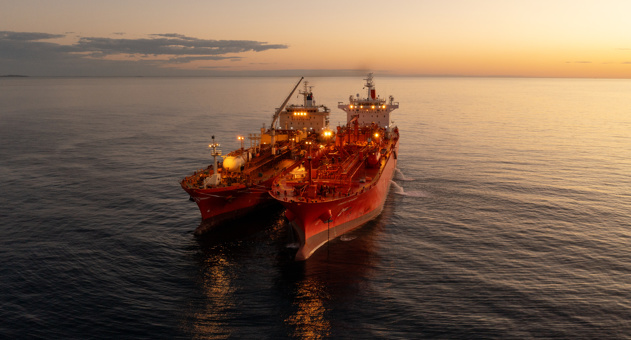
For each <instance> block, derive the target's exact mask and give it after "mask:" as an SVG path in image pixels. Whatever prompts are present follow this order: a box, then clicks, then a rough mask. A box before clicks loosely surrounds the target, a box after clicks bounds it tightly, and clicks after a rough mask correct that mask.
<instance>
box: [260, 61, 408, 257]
mask: <svg viewBox="0 0 631 340" xmlns="http://www.w3.org/2000/svg"><path fill="white" fill-rule="evenodd" d="M365 80H366V85H365V88H367V89H368V92H367V97H366V98H363V99H360V98H359V95H357V97H356V98H354V97H353V96H351V98H350V101H349V103H346V104H344V103H339V105H338V107H339V108H340V109H342V110H344V111H346V112H347V118H348V119H347V124H346V125H345V126H341V127H338V128H337V134H336V138H335V142H334V143H325V144H321V145H318V146H316V151H315V152H309V156H308V157H306V158H305V159H304V160H303V162H302V163H301V164H300V166H299V167H295V168H293V169H292V170H290V171H287V172H286V173H284V174H283V175H282V176H279V177H278V178H276V179H275V180H274V182H273V184H272V191H271V192H270V194H271V195H272V197H274V198H275V199H276V200H278V201H279V202H280V203H281V204H282V205H283V206H285V208H286V211H285V216H286V217H287V219H288V220H289V221H290V223H291V225H292V227H293V229H294V231H295V234H296V235H297V236H298V239H299V243H300V246H299V249H298V252H297V253H296V260H298V261H302V260H306V259H307V258H309V256H311V254H313V252H315V251H316V250H317V249H318V248H319V247H320V246H322V245H323V244H325V243H327V242H328V241H329V240H331V239H334V238H336V237H338V236H340V235H342V234H344V233H346V232H348V231H350V230H352V229H355V228H357V227H359V226H361V225H362V224H364V223H366V222H368V221H370V220H372V219H374V218H375V217H377V216H378V215H379V214H380V213H381V211H382V209H383V205H384V202H385V199H386V196H387V194H388V190H389V188H390V183H391V180H392V177H393V175H394V169H395V168H396V164H397V153H398V149H399V130H398V128H396V127H392V126H391V125H390V113H391V112H392V111H393V110H395V109H397V108H398V107H399V104H398V103H395V102H394V98H393V97H392V96H390V98H389V101H388V102H386V100H385V99H381V98H379V97H377V95H376V92H375V87H374V84H373V82H372V74H369V75H368V78H367V79H365Z"/></svg>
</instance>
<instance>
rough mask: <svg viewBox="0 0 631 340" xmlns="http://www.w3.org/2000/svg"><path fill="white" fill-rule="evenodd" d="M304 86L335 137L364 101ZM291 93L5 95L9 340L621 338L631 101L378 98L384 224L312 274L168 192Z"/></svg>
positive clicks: (344, 240) (441, 93)
mask: <svg viewBox="0 0 631 340" xmlns="http://www.w3.org/2000/svg"><path fill="white" fill-rule="evenodd" d="M310 80H311V84H312V85H315V87H314V92H315V95H316V100H317V101H318V103H319V104H326V105H328V106H329V107H330V108H331V109H332V111H333V114H332V117H331V122H332V124H334V125H336V124H337V123H338V122H343V121H344V120H345V116H344V114H343V112H342V111H340V110H338V109H337V108H336V106H337V102H339V101H346V100H347V98H348V95H350V94H355V93H357V92H360V91H361V86H362V80H361V79H354V78H314V79H310ZM295 81H296V79H293V78H110V79H106V78H99V79H91V78H81V79H63V78H61V79H55V78H49V79H46V78H24V79H22V78H20V79H8V78H4V79H0V105H1V106H0V222H1V225H0V259H1V263H0V320H2V322H0V338H61V339H69V338H79V339H87V338H90V339H110V338H134V339H138V338H143V339H159V338H163V339H174V338H178V339H187V338H195V339H198V338H200V339H206V338H208V339H218V338H219V339H222V338H270V339H275V338H383V339H394V338H400V339H408V338H503V339H505V338H510V339H514V338H520V339H521V338H566V339H567V338H590V339H602V338H631V250H630V249H631V247H630V246H631V217H630V216H631V208H630V207H631V111H630V108H631V96H630V95H629V93H631V81H628V80H583V79H573V80H562V79H484V78H380V77H378V76H377V77H376V78H375V83H376V85H377V90H378V93H380V94H381V95H382V96H386V95H388V94H393V95H394V96H395V99H396V100H397V101H399V102H400V103H401V109H399V110H398V111H395V113H394V114H393V117H394V120H395V122H396V123H397V125H398V126H399V127H400V130H401V136H402V137H401V147H400V157H399V165H398V167H399V170H398V171H397V175H396V177H395V180H394V181H393V184H392V187H391V191H390V194H389V196H388V198H387V201H386V206H385V209H384V212H383V214H382V215H381V216H380V217H379V218H377V219H376V220H375V221H373V222H370V223H368V224H367V225H365V226H364V227H363V228H361V229H359V230H356V231H354V232H352V233H350V234H347V235H344V236H343V237H341V238H340V239H337V240H335V241H332V242H331V243H330V244H329V245H328V246H324V247H322V248H321V249H320V250H319V251H318V252H317V253H316V254H315V255H314V256H313V257H312V258H310V259H309V260H308V261H306V262H303V263H294V262H292V261H291V260H290V259H289V255H290V249H288V247H287V245H288V243H289V240H288V233H287V230H286V226H285V225H284V221H283V218H282V210H281V209H276V210H270V211H268V212H266V213H262V214H259V215H257V216H251V217H250V218H247V219H244V220H241V221H239V222H237V223H233V224H231V225H229V226H227V228H224V229H222V230H217V231H215V232H213V233H211V234H210V235H207V236H206V237H203V238H196V237H194V236H193V233H192V232H193V230H194V229H195V228H196V227H197V225H198V224H199V219H200V216H199V211H198V210H197V207H196V206H195V204H194V203H192V202H190V201H189V200H188V196H187V195H186V194H185V193H184V191H182V190H181V188H179V186H178V180H179V179H180V178H182V177H183V176H185V175H187V174H189V173H190V172H192V171H193V170H195V169H199V168H202V167H205V166H206V165H207V164H209V163H210V159H211V157H210V155H209V151H208V148H207V145H208V144H209V142H210V136H211V135H215V136H216V137H217V138H218V140H219V142H220V143H221V144H222V149H223V150H224V152H227V151H230V150H232V149H235V148H237V147H238V141H237V140H236V136H237V135H238V134H246V133H252V132H257V129H259V128H260V127H261V125H262V124H263V123H265V124H269V122H270V121H271V115H272V113H273V110H274V108H276V107H278V106H279V105H280V104H281V103H282V101H283V100H284V98H285V96H286V95H287V93H288V92H289V90H291V88H292V86H293V84H294V83H295Z"/></svg>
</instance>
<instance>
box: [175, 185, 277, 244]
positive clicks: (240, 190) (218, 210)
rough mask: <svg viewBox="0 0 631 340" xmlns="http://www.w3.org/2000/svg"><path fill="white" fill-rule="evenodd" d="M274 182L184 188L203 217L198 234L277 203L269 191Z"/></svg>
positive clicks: (196, 232) (196, 231) (197, 230)
mask: <svg viewBox="0 0 631 340" xmlns="http://www.w3.org/2000/svg"><path fill="white" fill-rule="evenodd" d="M272 180H273V178H271V179H269V180H267V181H265V182H262V183H260V184H258V185H253V186H249V187H248V186H246V185H243V184H239V185H233V186H230V187H223V188H209V189H191V188H187V187H186V186H184V185H182V188H183V189H184V190H185V191H186V192H187V193H188V194H189V195H190V196H191V198H192V199H193V200H194V201H195V203H197V206H198V207H199V211H200V212H201V214H202V220H203V223H202V224H200V225H199V227H197V229H195V234H196V235H201V234H203V233H205V232H207V231H208V230H210V229H212V228H214V227H216V226H217V225H220V224H223V223H225V222H227V221H230V220H233V219H236V218H239V217H241V216H243V215H245V214H248V213H250V212H252V211H255V210H257V209H260V208H263V207H266V206H269V205H271V204H275V201H274V200H273V199H272V198H271V197H270V195H269V192H268V191H269V189H270V186H271V182H272Z"/></svg>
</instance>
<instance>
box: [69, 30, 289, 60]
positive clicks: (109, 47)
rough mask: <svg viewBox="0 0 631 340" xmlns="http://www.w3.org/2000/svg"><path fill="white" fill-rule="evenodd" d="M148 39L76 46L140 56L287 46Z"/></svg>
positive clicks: (91, 40) (88, 40)
mask: <svg viewBox="0 0 631 340" xmlns="http://www.w3.org/2000/svg"><path fill="white" fill-rule="evenodd" d="M152 36H153V37H154V38H149V39H112V38H81V39H79V42H78V43H77V45H76V46H77V47H78V48H79V49H81V50H84V51H86V52H93V53H99V54H101V55H110V54H121V53H124V54H139V55H154V56H158V55H200V56H201V55H203V56H217V55H225V54H230V53H243V52H248V51H255V52H262V51H265V50H270V49H283V48H287V45H268V44H267V43H265V42H259V41H251V40H205V39H197V38H191V37H187V36H184V35H181V34H174V33H172V34H153V35H152Z"/></svg>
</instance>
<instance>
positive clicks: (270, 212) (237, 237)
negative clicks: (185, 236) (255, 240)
mask: <svg viewBox="0 0 631 340" xmlns="http://www.w3.org/2000/svg"><path fill="white" fill-rule="evenodd" d="M283 211H284V208H283V207H282V206H281V205H280V204H273V205H269V206H267V207H265V209H260V210H258V211H254V212H251V213H249V214H245V215H243V216H241V217H239V218H237V219H234V220H232V221H228V222H226V223H222V224H220V225H217V226H214V227H213V228H210V229H209V230H208V231H206V232H204V233H203V234H201V235H195V239H196V240H197V242H198V244H199V246H200V247H201V249H202V250H207V249H210V248H213V247H215V246H216V245H218V244H225V243H232V242H240V241H243V240H246V239H248V238H249V237H252V236H253V235H255V234H257V233H260V232H262V231H264V230H266V229H269V228H270V227H271V226H273V225H274V224H276V223H277V222H278V219H279V216H280V215H281V213H282V212H283ZM206 224H208V222H206V221H202V222H200V225H199V227H198V228H203V227H204V226H205V225H206Z"/></svg>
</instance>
